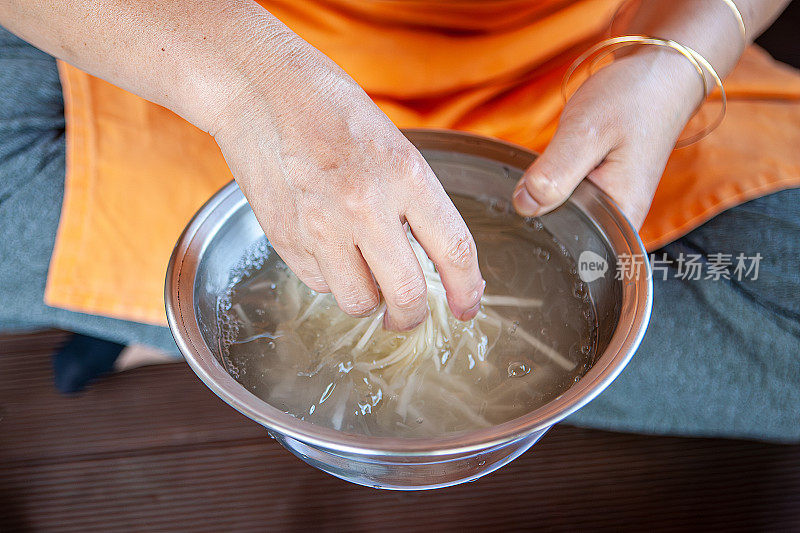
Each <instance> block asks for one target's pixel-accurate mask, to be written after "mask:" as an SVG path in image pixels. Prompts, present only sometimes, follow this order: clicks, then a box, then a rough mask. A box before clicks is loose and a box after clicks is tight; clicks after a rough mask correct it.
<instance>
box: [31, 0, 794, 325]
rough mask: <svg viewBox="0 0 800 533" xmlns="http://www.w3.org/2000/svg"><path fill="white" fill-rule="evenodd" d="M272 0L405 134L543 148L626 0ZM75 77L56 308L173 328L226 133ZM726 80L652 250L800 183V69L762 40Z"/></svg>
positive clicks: (659, 213) (54, 267) (664, 202)
mask: <svg viewBox="0 0 800 533" xmlns="http://www.w3.org/2000/svg"><path fill="white" fill-rule="evenodd" d="M262 4H263V5H264V6H265V7H266V8H267V9H269V10H270V12H272V13H273V14H274V15H276V16H277V17H278V18H280V19H281V20H283V21H284V22H285V23H286V24H287V25H288V26H289V27H291V28H292V29H293V30H294V31H296V32H297V33H298V34H299V35H300V36H301V37H303V38H304V39H306V40H308V41H309V42H310V43H311V44H312V45H314V46H316V47H317V48H319V49H320V50H322V51H323V52H325V53H326V54H328V55H329V56H330V57H331V58H332V59H334V60H335V61H336V62H337V63H339V64H340V65H341V66H342V67H343V68H344V69H345V70H346V71H347V72H348V73H349V74H350V75H352V76H353V77H354V78H355V79H356V81H358V82H359V83H360V84H361V85H362V86H363V87H364V88H365V89H366V90H367V92H368V93H369V94H370V96H372V97H373V99H374V100H375V102H376V103H377V104H378V105H379V106H380V107H381V109H383V111H384V112H385V113H386V114H387V115H388V116H389V117H390V118H391V119H392V120H393V121H394V122H395V123H396V124H397V125H398V126H399V127H436V128H450V129H459V130H464V131H471V132H475V133H479V134H483V135H489V136H494V137H498V138H502V139H505V140H508V141H511V142H514V143H517V144H521V145H523V146H527V147H529V148H532V149H534V150H538V151H541V150H542V149H544V147H545V146H546V145H547V142H548V141H549V139H550V138H551V136H552V134H553V132H554V131H555V127H556V124H557V119H558V114H559V112H560V110H561V108H562V101H561V96H560V92H559V91H560V81H561V77H562V75H563V72H564V70H565V69H566V67H567V65H568V64H569V62H570V61H571V59H572V58H573V57H575V56H576V55H577V53H578V52H580V51H582V49H584V48H585V47H587V46H588V44H589V43H592V42H594V41H596V40H598V39H599V38H600V36H601V34H602V32H603V31H604V30H605V28H607V26H608V22H609V19H610V17H611V15H612V13H613V12H614V10H615V8H616V6H617V5H618V0H579V1H577V2H569V1H564V0H546V1H541V2H530V1H529V0H496V1H494V2H469V1H465V0H452V1H449V2H443V3H436V4H435V6H434V7H432V6H433V4H432V3H430V2H426V1H422V0H409V1H408V2H402V3H399V2H382V1H375V2H362V1H360V0H308V1H304V2H290V1H288V0H273V1H264V2H262ZM59 70H60V73H61V79H62V83H63V87H64V96H65V113H66V117H67V176H66V191H65V198H64V204H63V206H62V215H61V222H60V225H59V230H58V237H57V240H56V247H55V250H54V252H53V257H52V260H51V264H50V271H49V275H48V282H47V289H46V293H45V301H46V303H47V304H48V305H51V306H56V307H63V308H66V309H72V310H75V311H81V312H86V313H94V314H101V315H106V316H112V317H116V318H123V319H130V320H137V321H140V322H146V323H153V324H164V323H165V320H164V308H163V284H164V273H165V270H166V265H167V261H168V260H169V255H170V253H171V250H172V247H173V245H174V243H175V241H176V240H177V238H178V235H179V234H180V232H181V230H182V229H183V227H184V226H185V224H186V222H187V221H188V220H189V218H190V217H191V216H192V214H193V213H194V212H195V211H196V210H197V209H198V208H199V207H200V205H202V203H203V202H204V201H205V200H206V199H207V198H208V197H209V196H210V195H211V194H213V193H214V191H216V190H217V189H218V188H219V187H220V186H222V185H223V184H224V183H226V182H227V181H229V180H230V179H231V174H230V171H229V170H228V168H227V166H226V165H225V162H224V160H223V158H222V155H221V153H220V152H219V149H218V148H217V146H216V144H215V143H214V141H213V140H212V139H211V137H209V136H208V135H207V134H205V133H203V132H201V131H199V130H198V129H196V128H194V127H193V126H191V125H189V124H188V123H186V122H185V121H184V120H182V119H181V118H179V117H178V116H176V115H174V114H173V113H171V112H169V111H167V110H165V109H163V108H161V107H159V106H156V105H154V104H152V103H149V102H146V101H145V100H143V99H141V98H138V97H136V96H134V95H132V94H130V93H127V92H125V91H123V90H121V89H119V88H117V87H115V86H113V85H111V84H109V83H106V82H104V81H102V80H99V79H97V78H94V77H92V76H89V75H88V74H85V73H84V72H82V71H80V70H78V69H76V68H74V67H72V66H70V65H67V64H64V63H60V64H59ZM726 88H727V89H728V94H729V109H728V114H727V116H726V118H725V121H724V122H723V124H722V126H720V128H719V129H718V130H717V131H715V132H714V133H713V134H712V135H710V136H709V137H707V138H706V139H704V140H703V141H701V142H700V143H698V144H696V145H693V146H691V147H689V148H685V149H681V150H677V151H675V152H674V153H673V155H672V157H671V159H670V161H669V163H668V165H667V169H666V171H665V174H664V178H663V180H662V182H661V184H660V186H659V189H658V191H657V193H656V196H655V200H654V202H653V206H652V208H651V210H650V214H649V215H648V218H647V220H646V221H645V224H644V227H643V228H642V230H641V232H640V233H641V235H642V238H643V240H644V241H645V243H646V245H647V246H648V248H649V249H654V248H656V247H658V246H661V245H663V244H665V243H667V242H669V241H671V240H673V239H675V238H677V237H680V236H681V235H683V234H685V233H687V232H689V231H691V230H692V229H693V228H695V227H697V226H698V225H700V224H702V223H703V222H704V221H706V220H708V219H709V218H711V217H713V216H714V215H715V214H717V213H719V212H721V211H722V210H724V209H727V208H729V207H731V206H733V205H736V204H738V203H741V202H744V201H747V200H749V199H752V198H755V197H758V196H761V195H764V194H768V193H770V192H773V191H777V190H780V189H782V188H788V187H797V186H800V150H797V146H800V74H798V72H797V71H795V70H794V69H791V68H789V67H787V66H785V65H781V64H779V63H776V62H774V61H773V60H772V59H771V58H770V57H769V56H768V55H767V54H766V53H764V52H763V51H761V50H759V49H757V48H751V49H749V50H748V51H747V52H746V53H745V55H744V57H743V58H742V60H741V61H740V64H739V65H738V66H737V68H736V70H735V71H734V73H733V74H732V75H731V76H730V77H729V78H728V80H727V82H726ZM715 105H718V104H716V103H715V102H713V101H712V102H709V103H708V104H707V106H708V107H709V110H708V113H711V112H713V109H710V108H712V107H713V106H715ZM704 114H705V112H704ZM700 120H702V116H701V117H700V118H698V121H700ZM697 127H698V126H696V125H694V124H690V125H689V128H690V129H691V128H697Z"/></svg>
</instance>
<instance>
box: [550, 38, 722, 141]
mask: <svg viewBox="0 0 800 533" xmlns="http://www.w3.org/2000/svg"><path fill="white" fill-rule="evenodd" d="M639 44H641V45H653V46H662V47H666V48H671V49H673V50H675V51H676V52H678V53H680V54H681V55H682V56H684V57H685V58H686V59H687V60H689V62H690V63H691V64H692V66H693V67H694V68H695V70H696V71H697V73H698V75H699V76H700V79H701V80H702V83H703V95H704V97H706V96H708V93H709V90H708V82H707V81H706V75H705V72H704V70H703V69H705V70H708V72H709V74H710V75H711V78H712V79H713V80H714V84H715V85H716V86H717V87H719V89H720V93H721V98H720V100H721V103H722V105H721V108H720V113H719V114H718V115H717V117H716V118H715V119H714V121H713V122H711V124H709V125H708V126H706V127H705V128H703V129H702V130H700V131H699V132H698V133H696V134H693V135H690V136H689V137H686V138H684V139H679V140H678V141H677V143H676V144H675V147H676V148H683V147H685V146H688V145H690V144H694V143H695V142H697V141H699V140H700V139H702V138H703V137H705V136H707V135H708V134H709V133H711V132H712V131H714V129H716V128H717V126H719V124H720V123H721V122H722V119H723V118H724V117H725V111H726V108H727V97H726V94H725V88H724V87H723V85H722V80H721V79H720V77H719V75H718V74H717V72H716V71H715V70H714V68H713V67H712V66H711V64H710V63H709V62H708V61H707V60H706V59H705V58H704V57H703V56H702V55H700V54H699V53H697V52H696V51H695V50H693V49H691V48H689V47H688V46H685V45H682V44H680V43H677V42H675V41H671V40H669V39H660V38H657V37H647V36H644V35H623V36H621V37H612V38H609V39H606V40H604V41H601V42H599V43H597V44H595V45H594V46H592V47H591V48H589V49H588V50H586V51H585V52H584V53H582V54H581V55H580V56H578V58H577V59H575V61H573V63H572V64H571V65H570V67H569V68H568V69H567V71H566V72H565V73H564V77H563V78H562V80H561V96H562V98H563V99H564V103H566V102H567V101H568V100H569V95H568V94H567V91H568V85H569V81H570V79H571V78H572V76H573V75H574V74H575V72H576V71H577V70H578V69H579V68H580V66H581V65H582V64H583V63H584V62H585V61H586V60H587V59H589V58H591V57H593V56H594V55H595V54H597V53H598V52H600V51H603V50H605V49H607V48H609V49H610V50H608V51H606V53H604V54H603V55H602V56H600V57H597V58H595V60H594V61H593V62H592V66H594V65H596V63H597V62H598V61H599V60H601V59H602V58H604V57H606V56H608V55H609V54H613V53H614V52H615V51H617V50H618V49H620V48H624V47H627V46H633V45H639ZM592 74H593V72H590V74H589V75H590V76H591V75H592Z"/></svg>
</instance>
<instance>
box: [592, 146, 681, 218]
mask: <svg viewBox="0 0 800 533" xmlns="http://www.w3.org/2000/svg"><path fill="white" fill-rule="evenodd" d="M668 157H669V150H665V151H664V153H655V154H651V153H648V149H647V147H646V146H623V147H622V148H619V149H616V150H614V151H613V152H611V153H610V154H609V155H608V156H607V157H606V158H605V160H604V161H603V162H602V163H601V164H600V165H599V166H598V167H597V168H595V169H594V170H593V171H592V172H590V173H589V176H588V177H589V179H590V180H592V181H593V182H594V183H595V184H597V186H598V187H600V188H601V189H603V191H604V192H605V193H606V194H608V195H609V196H610V197H611V198H613V199H614V202H615V203H616V204H617V206H618V207H619V208H620V210H621V211H622V212H623V213H624V214H625V216H627V217H628V220H630V222H631V224H632V225H633V227H635V228H636V229H637V230H638V229H639V228H641V227H642V224H643V223H644V219H645V216H647V212H648V211H649V210H650V203H651V202H652V200H653V195H654V194H655V192H656V187H657V186H658V182H659V177H660V176H661V173H662V172H663V170H664V166H665V165H666V162H667V158H668Z"/></svg>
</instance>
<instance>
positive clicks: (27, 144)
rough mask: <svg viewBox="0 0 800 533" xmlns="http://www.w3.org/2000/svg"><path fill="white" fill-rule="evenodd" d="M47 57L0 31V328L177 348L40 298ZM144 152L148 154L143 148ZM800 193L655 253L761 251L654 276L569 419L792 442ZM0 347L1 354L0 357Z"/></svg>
mask: <svg viewBox="0 0 800 533" xmlns="http://www.w3.org/2000/svg"><path fill="white" fill-rule="evenodd" d="M64 153H65V144H64V109H63V101H62V95H61V85H60V83H59V80H58V74H57V72H56V66H55V61H54V60H53V59H52V58H51V57H50V56H48V55H46V54H44V53H42V52H40V51H38V50H36V49H35V48H33V47H31V46H29V45H27V44H25V43H24V42H22V41H20V40H19V39H17V38H15V37H14V36H12V35H11V34H9V33H7V32H6V31H5V30H3V29H2V28H0V302H2V305H0V329H2V330H10V329H31V328H40V327H58V328H63V329H67V330H71V331H76V332H79V333H84V334H88V335H93V336H96V337H101V338H105V339H109V340H113V341H116V342H120V343H123V344H131V343H146V344H150V345H152V346H157V347H160V348H162V349H164V350H168V351H172V352H176V351H177V350H176V347H175V344H174V342H173V341H172V338H171V336H170V334H169V332H168V330H167V329H165V328H160V327H155V326H148V325H143V324H138V323H135V322H127V321H122V320H114V319H110V318H103V317H98V316H92V315H86V314H81V313H75V312H71V311H65V310H63V309H55V308H52V307H47V306H46V305H44V303H43V294H44V286H45V280H46V275H47V268H48V264H49V261H50V255H51V253H52V250H53V243H54V240H55V234H56V229H57V226H58V218H59V214H60V210H61V202H62V199H63V194H64V173H65V166H64ZM142 157H147V154H142ZM798 206H800V190H787V191H783V192H779V193H776V194H772V195H770V196H767V197H764V198H760V199H758V200H755V201H752V202H749V203H747V204H744V205H741V206H738V207H735V208H733V209H731V210H729V211H727V212H725V213H723V214H721V215H719V216H718V217H716V218H714V219H713V220H711V221H710V222H708V223H706V224H704V225H703V226H702V227H700V228H698V229H697V230H695V231H693V232H692V233H690V234H689V235H687V236H686V237H684V238H682V239H679V240H678V241H676V242H674V243H672V244H670V245H669V246H666V247H665V248H664V249H663V250H660V251H659V252H657V257H659V258H660V257H661V254H662V253H667V254H668V257H670V258H672V259H677V258H678V257H679V256H680V255H681V254H684V255H686V254H701V255H702V256H703V257H708V256H709V254H714V253H724V254H731V255H732V256H736V255H737V254H739V253H743V254H745V256H748V257H750V256H754V255H755V254H756V253H759V254H761V256H762V260H761V262H760V265H759V272H758V279H757V280H752V279H743V280H741V281H739V280H736V279H732V280H726V279H720V280H713V279H710V280H685V279H680V277H676V275H675V274H676V272H675V263H673V265H672V267H671V269H670V270H669V271H668V272H667V276H666V277H667V279H666V280H662V279H661V277H662V275H658V276H657V277H656V279H655V282H654V286H655V298H654V302H655V303H654V308H653V314H652V319H651V321H650V328H649V330H648V332H647V335H646V336H645V339H644V342H643V343H642V346H641V348H640V349H639V351H638V353H637V354H636V356H635V357H634V358H633V360H632V361H631V363H630V365H629V366H628V368H627V369H626V370H625V371H624V372H623V374H622V375H621V376H620V377H619V378H618V379H617V380H616V381H615V382H614V383H613V384H612V385H611V387H610V388H609V389H608V390H607V391H606V392H604V393H603V394H601V395H600V396H599V397H598V398H597V399H595V400H594V401H593V402H592V403H591V404H589V405H588V406H586V407H585V408H583V409H582V410H580V411H579V412H578V413H575V414H574V415H572V416H571V417H570V418H569V421H570V422H572V423H574V424H579V425H585V426H591V427H599V428H607V429H614V430H627V431H637V432H652V433H667V434H681V435H709V436H710V435H715V436H731V437H744V438H756V439H768V440H776V441H800V210H799V209H798ZM0 355H1V354H0Z"/></svg>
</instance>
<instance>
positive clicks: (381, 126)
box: [209, 34, 485, 330]
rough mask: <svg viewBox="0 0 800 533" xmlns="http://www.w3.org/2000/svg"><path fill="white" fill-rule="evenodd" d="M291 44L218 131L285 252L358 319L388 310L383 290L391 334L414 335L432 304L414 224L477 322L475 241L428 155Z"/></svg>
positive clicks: (336, 71)
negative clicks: (410, 234) (379, 309)
mask: <svg viewBox="0 0 800 533" xmlns="http://www.w3.org/2000/svg"><path fill="white" fill-rule="evenodd" d="M276 46H278V45H276ZM279 46H280V48H281V49H282V50H281V51H280V52H278V51H276V52H275V53H276V54H281V57H282V58H283V59H282V60H280V61H273V62H271V63H270V64H273V65H275V67H274V68H271V67H268V68H266V69H265V70H264V71H263V72H260V73H259V74H257V75H255V76H250V77H247V78H246V79H247V81H246V83H244V84H242V85H241V86H240V87H238V88H236V90H235V91H232V94H234V95H235V96H234V97H233V98H231V100H230V102H231V103H230V105H228V106H226V109H225V110H224V112H222V113H221V114H220V116H219V117H217V118H216V119H215V120H213V121H211V122H212V124H211V125H210V127H209V130H210V131H211V133H212V134H213V135H214V136H215V138H216V140H217V142H218V144H219V146H220V148H221V149H222V152H223V153H224V155H225V158H226V161H227V163H228V165H229V167H230V169H231V171H232V172H233V174H234V176H235V177H236V180H237V182H238V183H239V185H240V186H241V188H242V190H243V191H244V193H245V195H246V196H247V198H248V200H249V202H250V205H251V206H252V208H253V210H254V211H255V214H256V217H257V218H258V221H259V222H260V224H261V226H262V228H263V230H264V232H265V233H266V235H267V237H268V238H269V240H270V242H271V243H272V245H273V246H274V248H275V250H276V251H277V252H278V254H280V256H281V258H282V259H283V260H284V261H285V262H286V264H287V265H288V266H289V267H290V268H291V269H292V271H293V272H294V273H295V274H296V275H297V276H298V277H299V278H300V279H301V280H302V281H303V282H304V283H305V284H306V285H308V286H309V287H310V288H312V289H314V290H315V291H318V292H332V293H333V295H334V296H335V297H336V301H337V302H338V304H339V306H340V307H341V308H342V309H343V310H344V311H345V312H347V313H348V314H351V315H356V316H363V315H367V314H369V313H371V312H372V311H374V310H375V309H376V307H377V306H378V304H379V294H378V287H377V286H376V282H377V285H378V286H380V291H381V292H382V293H383V297H384V299H385V300H386V304H387V308H388V313H387V319H386V325H387V327H389V328H391V329H398V330H405V329H410V328H413V327H414V326H416V325H417V324H419V323H420V322H421V321H422V320H423V319H424V318H425V316H426V313H427V298H426V283H425V278H424V277H423V274H422V270H421V268H420V265H419V263H418V261H417V259H416V257H415V256H414V253H413V251H412V250H411V247H410V245H409V242H408V239H407V238H406V234H405V228H404V224H406V223H407V224H408V225H409V226H410V227H411V230H412V231H413V233H414V236H415V237H416V238H417V240H418V241H419V242H420V244H422V246H423V247H424V248H425V250H426V252H427V253H428V255H429V256H430V258H431V259H432V260H433V261H434V263H435V264H436V265H437V268H438V269H439V272H440V273H441V276H442V281H443V283H444V284H445V288H446V289H447V296H448V302H449V304H450V308H451V309H452V311H453V313H454V314H455V316H456V317H458V318H460V319H462V320H466V319H470V318H472V317H474V316H475V314H476V313H477V310H478V306H479V304H480V299H481V297H482V295H483V287H484V285H485V283H484V281H483V278H482V277H481V273H480V271H479V268H478V263H477V255H476V250H475V243H474V241H473V239H472V236H471V235H470V232H469V230H468V229H467V226H466V225H465V224H464V221H463V220H462V218H461V216H460V215H459V213H458V211H457V210H456V209H455V207H454V206H453V204H452V202H451V201H450V199H449V198H448V196H447V194H446V193H445V191H444V189H443V188H442V186H441V184H440V183H439V181H438V179H437V178H436V176H435V175H434V174H433V172H432V171H431V169H430V167H429V166H428V164H427V163H426V161H425V160H424V159H423V158H422V156H421V155H420V153H419V151H417V150H416V148H414V146H413V145H411V143H410V142H409V141H408V140H407V139H406V138H405V137H404V136H403V135H402V134H401V133H400V131H399V130H398V129H397V128H396V127H395V126H394V125H393V124H392V123H391V121H389V119H388V118H387V117H386V116H385V115H384V114H383V113H382V112H381V111H380V110H379V109H378V108H377V107H376V106H375V104H374V103H373V102H372V101H371V100H370V99H369V97H368V96H367V95H366V94H365V93H364V91H363V90H362V89H361V88H360V87H359V86H358V85H357V84H356V83H355V82H354V81H353V80H352V79H351V78H350V77H349V76H348V75H347V74H345V73H344V72H343V71H342V70H341V69H340V68H339V67H338V66H336V65H335V64H334V63H333V62H331V61H330V60H329V59H327V58H326V57H325V56H323V55H322V54H320V53H318V52H317V51H316V50H315V49H313V48H312V47H311V46H309V45H308V44H306V43H304V42H303V41H301V40H300V39H299V38H296V37H292V36H291V35H289V34H287V39H286V41H285V42H282V43H281V44H280V45H279Z"/></svg>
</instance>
